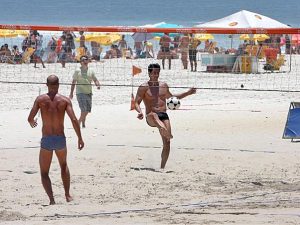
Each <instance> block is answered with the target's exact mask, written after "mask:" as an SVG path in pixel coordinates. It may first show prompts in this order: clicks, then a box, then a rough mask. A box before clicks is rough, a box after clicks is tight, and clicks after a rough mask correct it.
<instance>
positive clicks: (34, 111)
mask: <svg viewBox="0 0 300 225" xmlns="http://www.w3.org/2000/svg"><path fill="white" fill-rule="evenodd" d="M38 100H39V97H37V98H36V99H35V101H34V103H33V106H32V109H31V111H30V113H29V116H28V123H29V124H30V126H31V127H32V128H33V127H36V126H37V119H34V117H35V116H36V114H37V113H38V111H39V109H40V106H39V103H38Z"/></svg>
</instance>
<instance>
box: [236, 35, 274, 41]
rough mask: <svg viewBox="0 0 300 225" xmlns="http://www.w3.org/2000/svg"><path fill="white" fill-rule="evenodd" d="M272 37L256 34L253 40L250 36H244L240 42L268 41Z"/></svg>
mask: <svg viewBox="0 0 300 225" xmlns="http://www.w3.org/2000/svg"><path fill="white" fill-rule="evenodd" d="M269 38H270V37H269V36H268V35H266V34H254V35H253V38H250V36H249V35H248V34H242V35H241V36H240V40H247V41H249V40H254V41H264V40H266V39H269Z"/></svg>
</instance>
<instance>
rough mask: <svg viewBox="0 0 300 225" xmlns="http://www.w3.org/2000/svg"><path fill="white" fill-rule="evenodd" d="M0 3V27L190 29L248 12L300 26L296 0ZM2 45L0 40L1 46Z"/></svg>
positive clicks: (22, 0) (15, 0) (4, 0)
mask: <svg viewBox="0 0 300 225" xmlns="http://www.w3.org/2000/svg"><path fill="white" fill-rule="evenodd" d="M0 3H1V5H2V6H1V8H2V10H1V19H0V21H1V22H0V23H1V24H22V25H63V26H77V25H78V26H143V25H146V24H147V25H149V24H156V23H160V22H166V23H172V24H178V25H181V26H183V27H193V26H195V25H197V24H200V23H204V22H208V21H211V20H215V19H219V18H222V17H225V16H228V15H230V14H233V13H235V12H238V11H240V10H248V11H251V12H255V13H259V14H262V15H265V16H268V17H270V18H273V19H276V20H278V21H280V22H282V23H285V24H288V25H290V26H292V27H300V13H299V12H300V1H299V0H285V1H283V0H250V1H249V0H248V1H245V0H210V1H208V0H205V1H204V0H148V1H145V0H105V1H104V0H63V1H62V0H49V1H48V0H45V1H43V0H0ZM17 41H18V40H17ZM3 42H5V40H0V44H3ZM13 42H15V41H13Z"/></svg>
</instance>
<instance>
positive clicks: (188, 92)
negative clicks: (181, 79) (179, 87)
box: [172, 88, 196, 99]
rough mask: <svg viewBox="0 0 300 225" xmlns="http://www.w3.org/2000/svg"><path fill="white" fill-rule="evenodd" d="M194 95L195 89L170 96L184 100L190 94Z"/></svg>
mask: <svg viewBox="0 0 300 225" xmlns="http://www.w3.org/2000/svg"><path fill="white" fill-rule="evenodd" d="M195 93H196V88H191V89H189V90H188V91H186V92H183V93H181V94H175V95H172V96H174V97H177V98H178V99H182V98H185V97H187V96H189V95H192V94H195Z"/></svg>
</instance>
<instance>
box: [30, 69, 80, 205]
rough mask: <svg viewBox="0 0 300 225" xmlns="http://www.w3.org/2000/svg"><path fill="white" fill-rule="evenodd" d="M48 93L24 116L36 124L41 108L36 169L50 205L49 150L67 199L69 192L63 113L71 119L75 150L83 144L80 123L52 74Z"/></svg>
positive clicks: (51, 195) (56, 78)
mask: <svg viewBox="0 0 300 225" xmlns="http://www.w3.org/2000/svg"><path fill="white" fill-rule="evenodd" d="M47 86H48V93H47V94H42V95H40V96H38V97H37V98H36V99H35V102H34V104H33V107H32V109H31V111H30V114H29V116H28V122H29V124H30V126H31V127H36V126H37V120H36V119H34V117H35V116H36V114H37V113H38V111H39V110H40V111H41V117H42V122H43V127H42V135H43V137H42V140H41V150H40V159H39V162H40V171H41V178H42V184H43V186H44V189H45V191H46V193H47V195H48V197H49V200H50V205H54V204H55V201H54V196H53V192H52V186H51V180H50V178H49V169H50V165H51V161H52V156H53V151H55V154H56V156H57V158H58V161H59V165H60V168H61V177H62V181H63V186H64V189H65V197H66V200H67V202H70V201H72V197H71V195H70V192H69V191H70V172H69V168H68V165H67V147H66V137H65V133H64V117H65V113H67V114H68V116H69V117H70V119H71V122H72V125H73V128H74V130H75V132H76V135H77V137H78V149H79V150H81V149H82V148H83V147H84V142H83V140H82V137H81V132H80V126H79V123H78V120H77V118H76V116H75V113H74V111H73V108H72V103H71V100H70V99H69V98H68V97H66V96H63V95H60V94H58V88H59V79H58V77H57V76H55V75H50V76H49V77H48V78H47Z"/></svg>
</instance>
